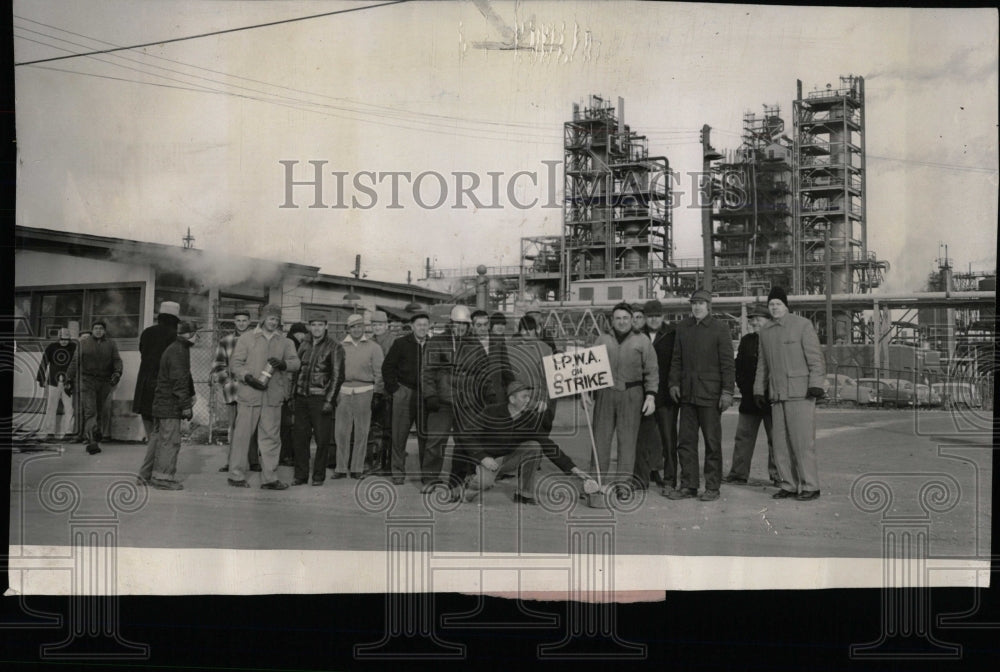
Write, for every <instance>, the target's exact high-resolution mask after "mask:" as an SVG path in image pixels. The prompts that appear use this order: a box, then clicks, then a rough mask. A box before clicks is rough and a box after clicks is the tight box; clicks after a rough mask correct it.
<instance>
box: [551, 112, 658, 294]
mask: <svg viewBox="0 0 1000 672" xmlns="http://www.w3.org/2000/svg"><path fill="white" fill-rule="evenodd" d="M624 105H625V103H624V100H623V99H622V98H620V97H619V98H618V109H617V114H616V110H615V107H614V106H613V105H612V104H611V103H610V102H609V101H607V100H606V99H604V98H602V97H600V96H596V95H592V96H590V98H589V99H588V102H587V103H586V104H584V106H583V107H582V108H581V106H580V105H578V104H574V105H573V118H572V119H571V120H570V121H567V122H565V123H564V124H563V140H564V143H563V150H564V152H563V154H564V171H563V175H564V177H563V179H564V199H565V200H564V206H563V233H562V280H561V282H560V288H559V294H560V298H563V297H566V296H567V295H568V292H569V286H570V283H571V282H572V281H574V280H583V279H596V278H619V277H639V276H645V277H647V278H648V281H647V286H646V289H647V292H652V291H653V290H654V288H655V287H659V286H661V284H662V276H661V275H660V273H657V272H654V271H658V270H661V269H663V268H664V267H665V266H666V265H668V264H669V262H670V259H671V256H672V248H673V239H672V231H671V213H670V208H669V203H670V189H671V185H670V172H669V171H670V163H669V161H668V160H667V158H666V157H665V156H649V147H648V141H647V138H646V137H645V136H642V135H639V134H637V133H635V132H633V131H632V130H631V129H630V128H629V126H628V125H627V124H625V121H624Z"/></svg>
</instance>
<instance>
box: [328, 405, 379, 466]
mask: <svg viewBox="0 0 1000 672" xmlns="http://www.w3.org/2000/svg"><path fill="white" fill-rule="evenodd" d="M374 396H375V394H374V392H373V391H372V390H369V391H367V392H362V393H361V394H344V393H343V391H341V393H340V396H339V397H338V399H337V420H336V423H337V424H336V428H335V430H334V431H335V432H336V433H337V468H336V471H337V472H338V473H341V474H346V473H347V472H348V471H350V472H351V473H358V474H360V473H362V472H363V471H364V470H365V453H366V452H367V450H368V430H369V427H370V426H371V421H372V397H374ZM352 429H353V430H354V446H353V449H352V446H351V430H352ZM348 466H350V469H348Z"/></svg>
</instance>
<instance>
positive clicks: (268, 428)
mask: <svg viewBox="0 0 1000 672" xmlns="http://www.w3.org/2000/svg"><path fill="white" fill-rule="evenodd" d="M236 406H237V408H236V429H235V431H234V432H233V443H232V444H231V446H230V448H229V478H230V479H231V480H234V481H242V480H244V479H246V472H247V469H248V468H249V467H250V464H249V460H248V459H247V453H248V451H249V447H250V441H251V440H252V439H253V435H254V433H255V432H256V434H257V447H258V449H259V451H260V467H261V474H260V482H261V483H262V484H263V483H271V482H273V481H277V480H278V451H279V450H280V442H281V406H249V405H247V404H239V403H238V404H237V405H236Z"/></svg>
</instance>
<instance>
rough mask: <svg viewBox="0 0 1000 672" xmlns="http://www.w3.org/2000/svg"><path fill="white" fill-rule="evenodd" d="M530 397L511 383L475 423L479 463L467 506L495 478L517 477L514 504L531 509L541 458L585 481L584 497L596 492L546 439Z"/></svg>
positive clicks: (474, 455)
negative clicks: (502, 397) (502, 399)
mask: <svg viewBox="0 0 1000 672" xmlns="http://www.w3.org/2000/svg"><path fill="white" fill-rule="evenodd" d="M531 398H532V389H531V386H530V385H529V384H527V383H525V382H524V381H520V380H515V381H513V382H512V383H510V384H509V385H507V401H506V402H504V403H499V404H492V405H490V406H487V407H486V410H485V411H484V412H483V414H482V416H481V417H480V419H479V422H478V423H477V424H478V425H479V426H478V428H477V429H478V431H477V432H476V435H475V439H474V447H472V448H470V452H469V457H470V458H471V459H472V460H473V461H474V462H476V463H477V464H476V471H475V473H474V474H472V476H470V477H469V479H468V480H467V482H466V484H465V500H466V501H468V502H471V501H473V500H475V498H476V497H478V496H479V493H480V492H482V491H483V490H489V489H490V488H492V487H493V485H494V483H495V482H496V479H497V477H498V476H500V475H502V474H510V473H517V474H518V486H517V490H515V491H514V501H515V502H518V503H521V504H535V503H536V502H535V497H534V484H535V473H536V472H537V470H538V463H539V461H540V460H541V459H542V456H543V455H544V456H545V457H547V458H548V459H549V460H551V461H552V463H553V464H555V465H556V466H557V467H559V468H560V469H561V470H562V471H563V472H565V473H567V474H570V473H571V474H573V475H575V476H577V477H578V478H580V479H581V480H583V481H584V491H585V492H587V493H592V492H597V490H598V485H597V481H595V480H593V479H592V478H590V476H589V475H587V474H586V473H585V472H584V471H583V470H581V469H579V468H578V467H577V466H576V465H575V464H573V460H571V459H570V458H569V457H568V456H567V455H566V454H565V453H563V452H562V450H560V449H559V446H558V445H556V443H555V442H554V441H552V440H551V439H550V438H549V437H548V431H547V428H546V425H547V421H546V419H545V418H544V417H543V414H542V413H539V412H538V411H537V410H532V409H530V408H529V406H530V404H531ZM519 467H520V473H518V468H519ZM459 496H460V492H459V491H457V490H456V491H455V492H453V494H452V499H453V501H456V500H457V499H458V497H459Z"/></svg>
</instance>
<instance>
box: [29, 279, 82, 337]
mask: <svg viewBox="0 0 1000 672" xmlns="http://www.w3.org/2000/svg"><path fill="white" fill-rule="evenodd" d="M70 322H76V323H77V325H79V328H80V329H81V330H83V329H89V328H90V325H89V324H87V325H84V321H83V290H80V291H76V292H47V293H45V294H42V295H41V296H40V304H39V311H38V323H37V324H33V325H32V326H34V327H37V330H36V332H35V333H37V334H38V335H39V336H49V335H50V334H51V333H52V332H53V331H54V332H56V334H58V330H59V328H60V327H66V326H69V324H70Z"/></svg>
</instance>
